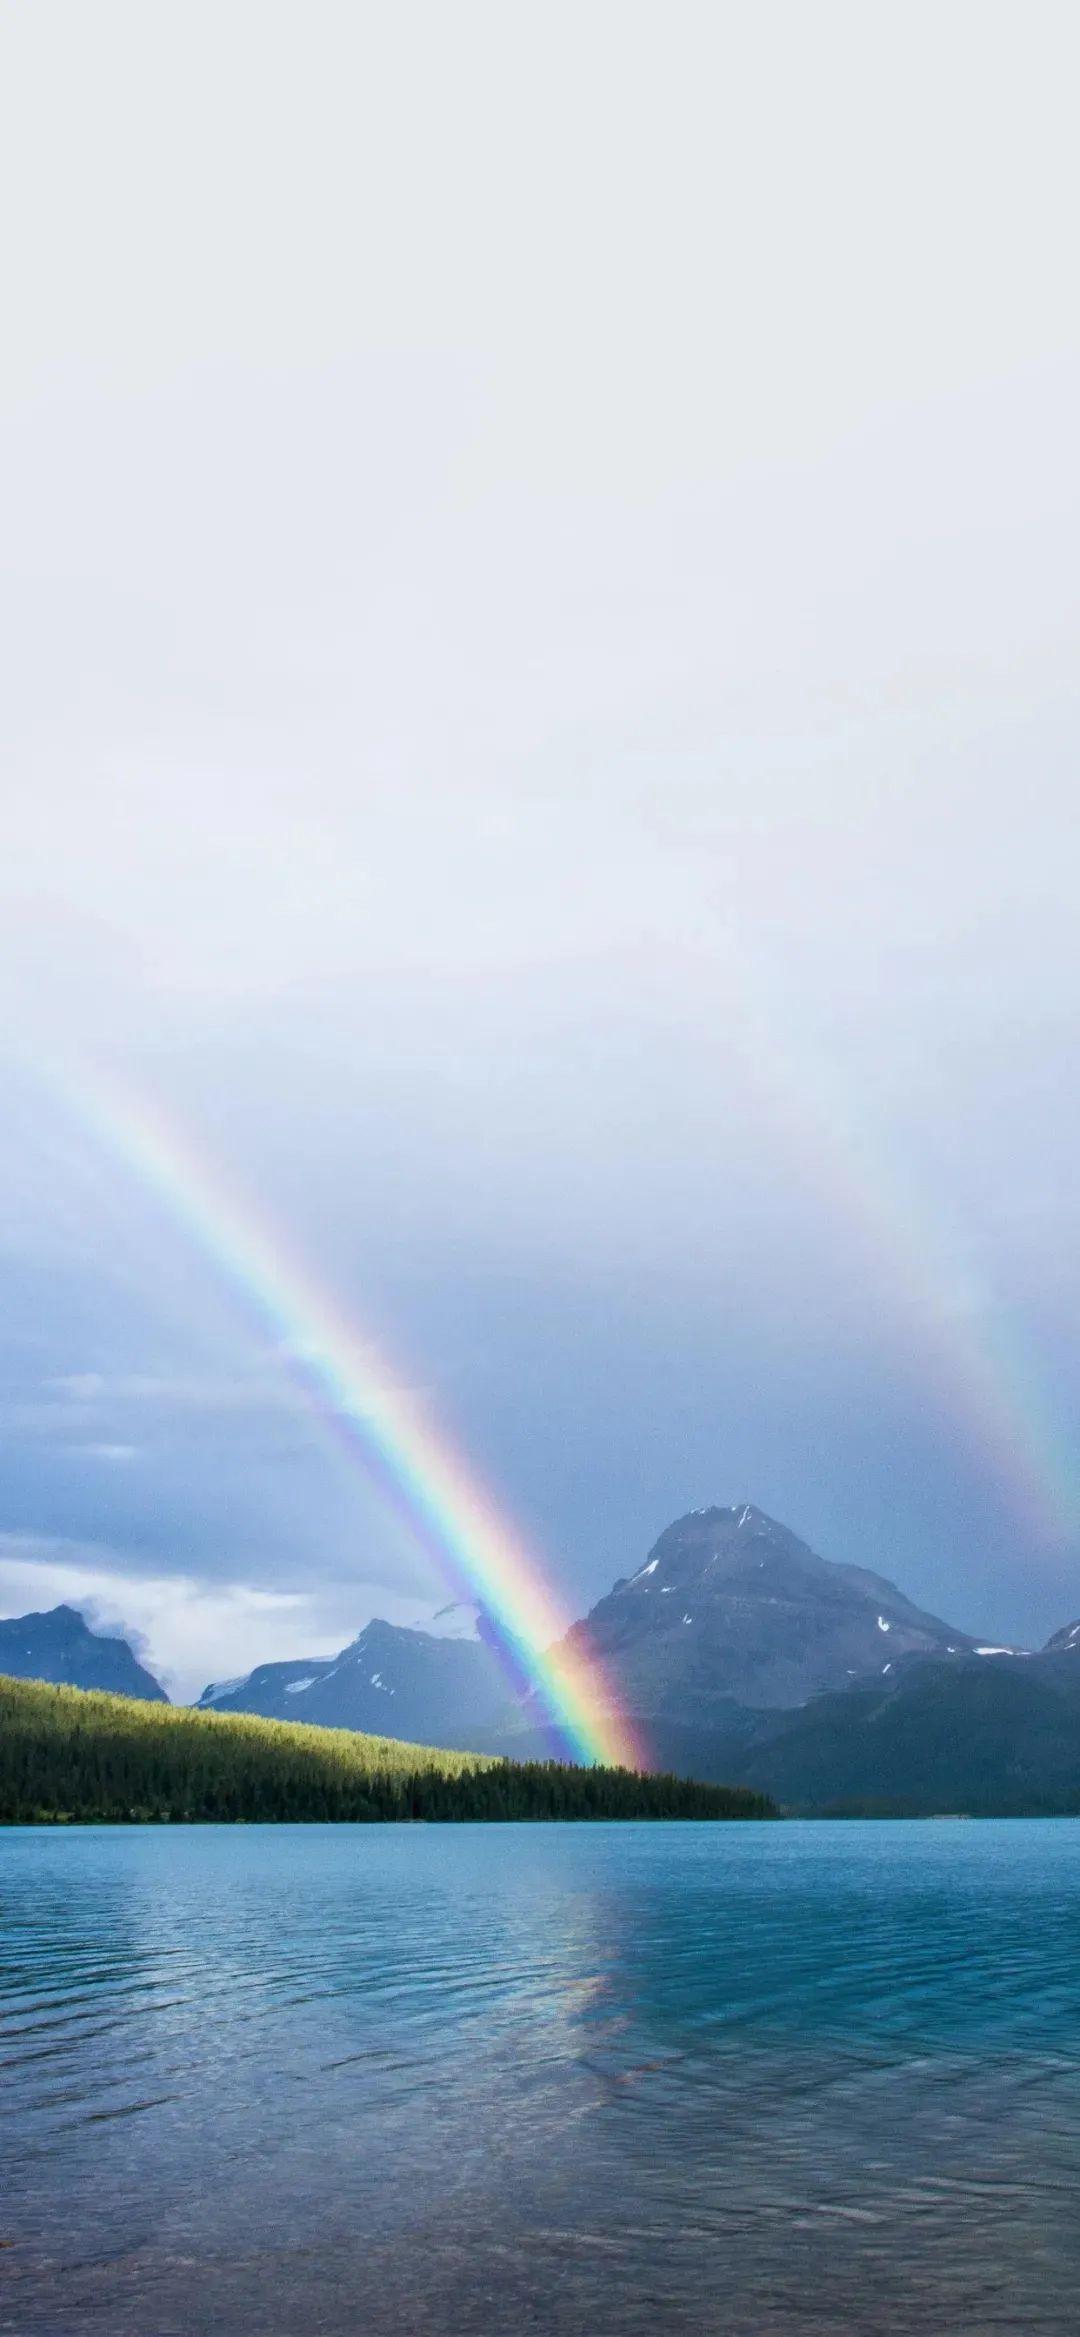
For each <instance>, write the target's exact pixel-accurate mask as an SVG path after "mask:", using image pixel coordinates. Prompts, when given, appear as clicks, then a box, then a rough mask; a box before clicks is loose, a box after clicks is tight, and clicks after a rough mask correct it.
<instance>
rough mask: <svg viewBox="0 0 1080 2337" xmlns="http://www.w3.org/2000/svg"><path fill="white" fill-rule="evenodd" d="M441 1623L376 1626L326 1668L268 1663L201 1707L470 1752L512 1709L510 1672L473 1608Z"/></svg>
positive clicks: (222, 1686)
mask: <svg viewBox="0 0 1080 2337" xmlns="http://www.w3.org/2000/svg"><path fill="white" fill-rule="evenodd" d="M433 1625H434V1628H433V1629H431V1630H426V1631H416V1630H412V1629H410V1628H407V1627H406V1626H405V1625H403V1624H400V1623H383V1622H380V1621H378V1620H376V1621H375V1622H372V1623H369V1624H368V1625H367V1628H366V1630H363V1631H361V1633H360V1636H359V1638H358V1639H354V1640H352V1641H351V1643H350V1645H349V1646H348V1647H343V1648H342V1649H341V1652H340V1654H338V1655H335V1656H330V1657H328V1658H326V1659H325V1660H323V1661H321V1662H320V1661H315V1662H307V1663H305V1662H295V1663H269V1664H259V1665H258V1666H257V1668H256V1670H255V1671H253V1672H249V1673H247V1674H246V1676H245V1677H244V1678H242V1679H238V1680H225V1681H221V1682H213V1681H212V1682H211V1684H210V1686H209V1687H208V1688H204V1689H203V1692H202V1695H201V1696H200V1698H199V1709H200V1710H203V1709H205V1708H207V1707H208V1706H212V1707H213V1708H214V1710H215V1711H217V1712H253V1713H257V1714H259V1715H260V1716H261V1717H262V1719H264V1720H304V1721H310V1722H313V1723H316V1724H317V1725H318V1726H319V1727H321V1728H353V1729H364V1730H369V1731H371V1732H373V1733H374V1734H376V1735H381V1736H392V1737H406V1738H408V1739H409V1740H410V1741H411V1742H412V1743H413V1744H419V1745H445V1746H448V1747H450V1748H455V1747H458V1748H461V1749H464V1750H466V1751H467V1750H468V1749H469V1748H470V1747H472V1746H476V1745H478V1744H480V1743H481V1742H483V1743H486V1742H487V1741H488V1739H489V1737H490V1735H491V1732H492V1731H493V1730H494V1729H495V1727H496V1724H497V1721H498V1719H499V1716H500V1715H501V1713H502V1712H503V1710H504V1708H505V1706H506V1703H507V1683H506V1673H505V1670H504V1668H503V1666H502V1664H501V1663H500V1661H499V1658H498V1656H497V1655H496V1654H495V1653H494V1651H493V1650H492V1648H491V1647H489V1646H488V1645H487V1643H486V1642H485V1641H484V1640H483V1639H482V1638H481V1637H479V1635H478V1634H477V1631H476V1626H475V1615H474V1613H473V1610H471V1609H461V1608H454V1609H448V1608H443V1609H442V1610H441V1611H440V1613H439V1614H438V1615H437V1616H435V1617H434V1618H433ZM470 1631H471V1636H467V1635H466V1634H467V1633H469V1632H470Z"/></svg>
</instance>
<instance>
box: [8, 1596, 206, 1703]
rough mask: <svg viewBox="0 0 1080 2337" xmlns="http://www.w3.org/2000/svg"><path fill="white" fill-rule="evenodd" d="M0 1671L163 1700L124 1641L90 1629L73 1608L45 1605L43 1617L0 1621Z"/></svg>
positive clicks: (159, 1688)
mask: <svg viewBox="0 0 1080 2337" xmlns="http://www.w3.org/2000/svg"><path fill="white" fill-rule="evenodd" d="M0 1672H4V1673H6V1674H7V1675H8V1677H9V1678H11V1679H16V1680H47V1681H50V1682H51V1683H52V1684H53V1685H54V1686H58V1685H66V1686H68V1687H73V1688H102V1689H106V1690H109V1691H111V1692H112V1693H113V1694H114V1695H117V1696H136V1697H139V1698H141V1699H142V1700H143V1701H144V1702H146V1703H148V1704H167V1703H168V1701H169V1699H168V1697H167V1696H166V1694H165V1690H164V1688H163V1687H162V1686H161V1684H160V1681H158V1680H155V1678H154V1675H153V1673H152V1672H148V1671H147V1670H146V1669H145V1668H144V1666H143V1665H142V1664H141V1663H139V1662H138V1660H137V1658H136V1657H135V1656H134V1655H133V1654H132V1651H131V1649H130V1647H129V1646H128V1643H127V1640H126V1639H109V1638H107V1637H106V1636H105V1634H104V1633H102V1632H98V1631H91V1630H90V1628H89V1626H88V1624H87V1623H86V1622H85V1621H84V1619H83V1617H82V1616H81V1615H80V1614H79V1612H78V1610H77V1608H75V1607H64V1606H61V1607H51V1608H49V1609H48V1610H47V1611H46V1612H45V1613H44V1614H34V1615H12V1616H10V1617H9V1618H8V1619H7V1620H6V1621H4V1622H0Z"/></svg>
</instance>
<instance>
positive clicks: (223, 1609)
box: [0, 1534, 432, 1702]
mask: <svg viewBox="0 0 1080 2337" xmlns="http://www.w3.org/2000/svg"><path fill="white" fill-rule="evenodd" d="M60 1602H64V1603H65V1604H67V1605H68V1606H73V1607H78V1608H80V1609H81V1611H82V1612H83V1613H84V1614H85V1615H86V1616H87V1619H88V1621H91V1624H92V1628H94V1629H95V1630H98V1629H101V1630H106V1631H107V1632H108V1633H109V1635H110V1636H111V1637H117V1636H120V1637H124V1638H128V1639H131V1640H132V1643H133V1644H137V1652H138V1653H139V1655H140V1658H141V1659H142V1660H143V1661H144V1662H145V1663H146V1664H148V1666H149V1668H150V1670H151V1671H152V1672H154V1673H155V1675H156V1676H157V1678H158V1679H159V1680H161V1681H162V1683H163V1685H164V1686H166V1687H167V1688H168V1689H169V1692H170V1694H171V1695H172V1696H173V1697H174V1699H175V1700H177V1701H180V1702H182V1701H184V1700H186V1699H190V1698H192V1697H194V1696H197V1695H198V1694H199V1692H200V1690H201V1689H202V1688H204V1687H205V1686H206V1683H207V1681H208V1680H211V1679H215V1678H217V1679H223V1678H231V1677H232V1676H233V1675H234V1674H236V1673H240V1672H246V1671H250V1670H251V1668H252V1666H253V1665H254V1664H257V1663H273V1662H278V1661H282V1660H284V1659H286V1658H288V1657H290V1656H322V1655H332V1654H334V1653H335V1652H336V1650H337V1649H338V1648H339V1647H341V1646H342V1645H343V1644H344V1642H345V1641H346V1640H347V1639H351V1638H352V1637H353V1636H354V1635H355V1633H356V1632H357V1631H359V1630H361V1629H362V1628H363V1626H364V1624H365V1623H367V1622H369V1621H370V1620H371V1618H372V1616H373V1615H376V1614H378V1615H382V1616H385V1617H386V1618H387V1620H388V1621H390V1622H397V1623H415V1622H420V1621H423V1620H426V1619H427V1618H429V1617H430V1614H431V1605H432V1602H431V1601H430V1600H424V1599H416V1598H398V1597H396V1596H395V1595H394V1594H393V1593H392V1592H387V1591H386V1590H385V1589H384V1588H383V1587H382V1586H380V1585H379V1584H376V1583H372V1582H369V1581H364V1580H362V1579H357V1580H355V1581H352V1582H338V1583H334V1584H324V1583H319V1584H315V1585H313V1586H312V1587H311V1589H310V1590H294V1591H283V1590H269V1589H266V1588H265V1587H264V1586H262V1585H260V1584H258V1583H254V1582H250V1581H211V1580H208V1579H207V1578H206V1577H205V1576H200V1575H196V1574H191V1573H179V1574H163V1573H160V1572H156V1571H153V1570H151V1569H148V1570H147V1571H146V1572H145V1573H139V1572H137V1571H131V1572H129V1571H127V1570H126V1568H124V1567H123V1566H122V1562H121V1557H120V1554H119V1553H115V1552H113V1551H111V1550H110V1549H108V1548H107V1547H105V1546H103V1545H99V1544H93V1543H80V1542H76V1541H65V1540H62V1539H52V1538H48V1537H45V1536H39V1535H34V1534H0V1614H4V1615H17V1614H25V1613H26V1612H27V1611H28V1610H30V1609H40V1608H44V1607H51V1606H56V1605H58V1604H59V1603H60Z"/></svg>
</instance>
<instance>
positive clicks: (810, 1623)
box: [569, 1502, 974, 1729]
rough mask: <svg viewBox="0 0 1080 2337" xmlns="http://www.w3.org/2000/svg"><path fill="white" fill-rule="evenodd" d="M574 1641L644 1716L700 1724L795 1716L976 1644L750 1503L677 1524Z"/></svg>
mask: <svg viewBox="0 0 1080 2337" xmlns="http://www.w3.org/2000/svg"><path fill="white" fill-rule="evenodd" d="M569 1637H570V1639H571V1640H575V1639H577V1640H578V1641H579V1642H583V1643H584V1644H585V1645H586V1646H588V1647H590V1648H591V1649H592V1650H593V1651H594V1652H595V1653H596V1654H597V1655H598V1656H599V1658H600V1660H601V1662H602V1664H603V1666H604V1669H605V1671H606V1672H607V1673H608V1675H609V1676H610V1677H611V1678H612V1679H613V1681H614V1682H615V1683H616V1684H617V1687H618V1691H619V1693H620V1697H621V1700H622V1702H623V1703H624V1705H625V1707H626V1709H627V1710H628V1711H629V1712H631V1713H632V1714H633V1716H634V1717H635V1719H640V1720H641V1721H643V1722H644V1723H646V1725H648V1723H650V1722H651V1721H655V1720H670V1721H672V1722H675V1723H677V1724H679V1725H680V1726H686V1727H693V1728H695V1729H700V1728H702V1727H704V1726H707V1725H708V1724H710V1723H712V1724H715V1725H722V1724H724V1722H725V1720H726V1719H727V1718H728V1717H729V1711H730V1706H731V1705H732V1704H733V1703H734V1704H739V1705H743V1706H751V1707H754V1708H760V1707H776V1708H778V1709H783V1708H788V1709H790V1708H791V1707H794V1706H797V1705H800V1704H805V1703H806V1702H807V1700H808V1698H810V1697H811V1696H816V1695H820V1694H821V1693H823V1692H824V1691H826V1690H828V1689H830V1688H840V1687H843V1686H845V1685H846V1683H847V1682H848V1681H849V1680H851V1679H856V1678H860V1677H863V1676H865V1675H867V1674H874V1675H881V1674H882V1673H883V1672H886V1670H887V1668H888V1667H890V1666H891V1665H893V1664H895V1663H896V1662H897V1661H898V1660H899V1659H900V1658H902V1657H904V1656H907V1655H912V1654H920V1655H926V1654H938V1653H940V1654H945V1653H947V1652H949V1651H960V1652H962V1651H964V1650H966V1649H968V1648H971V1647H972V1646H973V1645H974V1642H973V1641H972V1639H971V1638H970V1636H969V1635H968V1634H967V1633H966V1632H963V1631H960V1630H957V1629H956V1628H954V1627H953V1626H951V1625H949V1624H947V1623H943V1622H942V1621H941V1620H940V1618H939V1617H938V1616H936V1615H930V1614H926V1613H925V1612H924V1611H923V1610H922V1609H921V1608H919V1607H916V1606H913V1605H912V1603H911V1601H910V1599H906V1598H905V1597H904V1595H903V1592H902V1591H900V1590H898V1589H897V1587H896V1584H895V1583H893V1582H889V1581H887V1580H886V1579H885V1577H884V1576H882V1575H878V1574H873V1573H871V1572H869V1571H867V1569H865V1568H863V1567H858V1566H842V1565H836V1564H834V1563H833V1562H832V1561H830V1560H829V1559H826V1558H819V1557H818V1556H817V1554H816V1552H814V1551H813V1550H811V1549H809V1548H808V1547H807V1545H806V1543H805V1542H800V1541H799V1539H798V1537H797V1536H796V1535H795V1534H792V1533H790V1532H789V1531H788V1529H787V1527H786V1526H782V1525H778V1524H777V1523H776V1521H775V1520H774V1519H773V1518H769V1517H766V1516H765V1514H764V1512H763V1511H762V1510H760V1509H756V1508H755V1507H754V1505H753V1504H752V1503H751V1502H744V1503H743V1504H741V1506H740V1505H736V1506H734V1507H732V1508H730V1509H707V1510H694V1511H691V1513H690V1514H689V1516H687V1517H682V1518H679V1519H677V1520H676V1522H675V1524H674V1525H671V1526H669V1527H668V1528H667V1531H666V1532H665V1533H663V1534H661V1536H660V1539H659V1541H658V1542H657V1543H655V1545H654V1547H653V1548H652V1550H651V1551H650V1552H649V1556H648V1558H647V1560H646V1562H645V1564H644V1566H641V1567H639V1569H638V1571H637V1573H636V1574H635V1575H632V1576H631V1577H630V1579H629V1580H628V1581H627V1580H624V1581H622V1582H619V1583H616V1585H615V1588H614V1590H613V1591H611V1592H610V1593H609V1595H608V1597H607V1598H605V1599H601V1601H600V1603H599V1605H598V1606H596V1607H594V1608H593V1609H592V1612H591V1614H589V1615H588V1616H587V1618H586V1620H585V1622H584V1623H577V1624H575V1625H574V1626H573V1630H572V1631H571V1633H570V1634H569Z"/></svg>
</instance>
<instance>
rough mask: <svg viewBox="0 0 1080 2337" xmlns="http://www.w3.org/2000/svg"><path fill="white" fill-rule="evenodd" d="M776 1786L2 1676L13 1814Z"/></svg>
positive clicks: (269, 1814)
mask: <svg viewBox="0 0 1080 2337" xmlns="http://www.w3.org/2000/svg"><path fill="white" fill-rule="evenodd" d="M775 1815H776V1812H775V1810H774V1809H773V1808H772V1806H771V1804H770V1803H768V1802H767V1801H765V1800H764V1799H763V1798H762V1797H761V1796H759V1795H755V1794H748V1793H743V1792H741V1791H739V1790H738V1789H734V1790H732V1789H727V1788H725V1787H723V1786H719V1787H718V1786H711V1785H698V1784H695V1783H692V1782H690V1781H688V1780H685V1779H678V1778H675V1777H633V1776H631V1775H629V1774H628V1772H627V1771H626V1770H613V1769H574V1768H568V1767H566V1766H562V1767H560V1766H558V1765H557V1764H547V1765H545V1766H541V1767H537V1766H531V1767H517V1766H515V1765H513V1764H512V1763H510V1762H504V1761H487V1760H484V1759H483V1758H481V1757H478V1756H477V1755H476V1754H475V1753H461V1752H447V1751H446V1750H445V1749H444V1748H441V1747H440V1748H435V1747H430V1746H426V1745H410V1744H403V1743H398V1742H391V1741H390V1740H388V1739H387V1738H385V1737H371V1736H361V1735H359V1734H357V1733H355V1732H354V1731H352V1730H349V1729H324V1728H302V1727H296V1726H295V1725H294V1726H291V1727H290V1726H285V1725H283V1724H281V1723H278V1722H273V1721H265V1720H257V1719H254V1718H252V1717H250V1716H249V1715H246V1714H245V1715H242V1716H241V1715H238V1714H230V1715H223V1714H221V1713H217V1712H197V1711H193V1710H192V1709H191V1708H190V1707H183V1706H180V1707H178V1706H176V1705H165V1706H164V1707H158V1706H151V1705H149V1704H148V1703H147V1702H146V1701H145V1700H144V1701H141V1702H136V1701H135V1700H134V1699H133V1698H131V1697H126V1696H105V1695H100V1694H98V1693H96V1692H95V1693H91V1694H87V1693H86V1692H85V1691H84V1690H82V1689H78V1688H62V1687H61V1688H54V1687H50V1686H47V1685H44V1684H43V1683H42V1682H41V1681H39V1680H14V1679H10V1678H8V1679H5V1678H0V1825H38V1824H40V1823H41V1822H42V1821H48V1820H49V1819H59V1820H63V1821H65V1822H66V1821H68V1820H70V1819H75V1820H82V1821H84V1822H87V1821H88V1822H91V1823H100V1822H102V1821H104V1822H106V1823H108V1824H121V1825H123V1824H130V1823H132V1822H136V1823H138V1822H145V1821H147V1820H153V1821H160V1820H161V1819H168V1820H171V1821H174V1822H179V1823H183V1824H186V1823H191V1822H193V1821H194V1822H200V1821H202V1822H205V1821H210V1822H212V1823H214V1824H217V1825H220V1824H222V1823H234V1824H235V1823H237V1822H240V1821H252V1820H254V1821H256V1822H258V1823H267V1822H275V1821H282V1820H283V1821H286V1822H293V1823H295V1822H296V1821H297V1820H317V1821H320V1822H322V1823H325V1822H327V1821H328V1820H330V1821H336V1822H345V1823H353V1824H358V1823H359V1824H363V1823H371V1822H372V1821H373V1820H380V1819H383V1820H385V1819H389V1820H395V1819H397V1820H402V1821H404V1822H405V1823H409V1822H413V1821H415V1820H417V1819H423V1820H440V1821H444V1822H445V1821H452V1820H455V1819H456V1820H462V1819H464V1820H471V1821H476V1820H477V1819H480V1820H483V1821H485V1822H489V1823H490V1822H491V1821H492V1820H500V1819H511V1820H513V1819H521V1818H534V1819H535V1818H556V1819H558V1818H575V1819H583V1818H599V1819H609V1818H663V1819H670V1818H769V1817H775Z"/></svg>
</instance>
